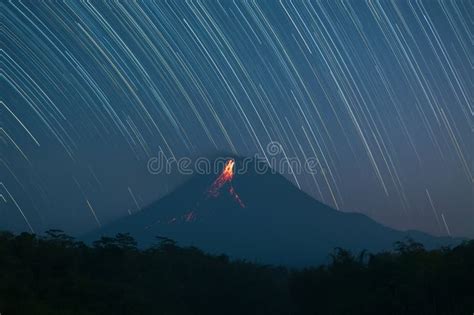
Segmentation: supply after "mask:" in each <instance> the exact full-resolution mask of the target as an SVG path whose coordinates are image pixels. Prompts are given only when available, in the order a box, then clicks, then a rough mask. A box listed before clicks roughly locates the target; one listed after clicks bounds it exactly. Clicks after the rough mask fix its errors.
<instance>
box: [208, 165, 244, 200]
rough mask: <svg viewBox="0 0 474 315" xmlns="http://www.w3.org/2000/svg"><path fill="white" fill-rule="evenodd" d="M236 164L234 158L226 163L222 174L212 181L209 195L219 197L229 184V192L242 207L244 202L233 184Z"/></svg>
mask: <svg viewBox="0 0 474 315" xmlns="http://www.w3.org/2000/svg"><path fill="white" fill-rule="evenodd" d="M234 166H235V161H234V160H233V159H230V160H227V162H226V163H225V165H224V169H223V170H222V172H221V174H220V175H219V177H217V179H216V180H215V181H214V182H213V183H212V185H211V187H210V188H209V190H208V191H207V195H208V196H210V197H218V196H219V193H220V190H221V188H222V187H223V186H224V185H226V184H228V186H229V189H228V191H229V194H230V195H231V196H232V197H233V198H234V199H235V201H237V203H238V204H239V205H240V206H241V207H242V208H245V205H244V203H243V202H242V200H241V199H240V197H239V195H238V194H237V193H236V191H235V189H234V187H233V186H232V179H233V178H234Z"/></svg>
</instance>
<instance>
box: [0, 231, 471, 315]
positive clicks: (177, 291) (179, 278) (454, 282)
mask: <svg viewBox="0 0 474 315" xmlns="http://www.w3.org/2000/svg"><path fill="white" fill-rule="evenodd" d="M331 257H332V258H331V260H330V263H329V264H328V265H324V266H319V267H311V268H307V269H304V270H288V269H286V268H281V267H272V266H263V265H259V264H254V263H248V262H243V261H233V260H230V259H229V258H228V257H227V256H213V255H208V254H205V253H203V252H202V251H200V250H198V249H196V248H181V247H178V246H176V244H175V243H174V242H173V241H170V240H165V239H162V240H161V241H159V242H157V244H156V245H155V246H153V247H151V248H149V249H146V250H139V249H137V248H136V243H135V241H134V240H133V239H132V238H131V237H130V236H128V235H123V234H122V235H117V236H116V237H113V238H102V239H101V240H99V241H96V242H94V245H93V246H92V247H89V246H87V245H85V244H84V243H81V242H75V241H74V240H73V239H72V238H70V237H68V236H66V235H64V234H62V233H61V232H59V231H50V232H49V233H47V236H45V237H37V236H35V235H31V234H27V233H23V234H21V235H17V236H15V235H13V234H11V233H6V232H4V233H0V270H1V272H0V313H1V314H5V315H10V314H16V315H32V314H35V315H99V314H100V315H104V314H111V315H122V314H123V315H125V314H126V315H130V314H133V315H142V314H143V315H145V314H146V315H149V314H168V315H189V314H199V315H200V314H206V315H213V314H219V315H221V314H228V315H234V314H235V315H241V314H248V315H252V314H255V315H266V314H269V315H278V314H295V315H306V314H308V315H309V314H312V315H314V314H334V315H339V314H351V315H358V314H364V315H371V314H374V315H375V314H377V315H379V314H397V315H406V314H407V315H408V314H417V315H423V314H426V315H428V314H429V315H441V314H446V315H448V314H449V315H458V314H472V312H473V311H474V286H473V285H472V284H473V283H474V242H473V241H471V242H465V243H463V244H461V245H459V246H457V247H455V248H452V249H449V248H444V249H438V250H431V251H427V250H425V249H424V248H423V247H422V246H421V245H420V244H417V243H414V242H411V241H408V242H405V243H398V244H397V245H396V248H395V250H394V251H391V252H384V253H379V254H374V255H363V254H357V255H355V256H354V255H352V254H351V253H350V252H347V251H345V250H341V249H339V250H335V251H334V252H333V254H332V256H331Z"/></svg>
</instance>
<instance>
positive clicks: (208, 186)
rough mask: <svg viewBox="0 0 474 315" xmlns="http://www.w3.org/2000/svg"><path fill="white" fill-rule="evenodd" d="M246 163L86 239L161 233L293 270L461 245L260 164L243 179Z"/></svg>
mask: <svg viewBox="0 0 474 315" xmlns="http://www.w3.org/2000/svg"><path fill="white" fill-rule="evenodd" d="M231 161H232V162H231ZM243 161H244V160H243V159H241V158H231V159H228V160H227V162H226V164H225V165H222V168H221V169H222V171H221V173H220V174H212V175H196V176H194V177H192V178H191V179H189V180H188V181H186V182H185V183H184V184H182V185H181V186H179V187H178V188H177V189H175V190H174V191H173V192H172V193H170V194H169V195H167V196H165V197H163V198H162V199H160V200H158V201H156V202H154V203H152V204H150V205H149V206H147V207H145V208H144V209H143V210H142V211H140V212H137V213H135V214H133V215H130V216H127V217H125V218H122V219H119V220H117V221H116V222H113V223H111V224H109V225H107V226H104V227H102V228H100V229H98V230H96V231H94V232H93V233H90V234H89V235H88V236H87V239H88V240H92V239H97V238H98V237H99V236H113V235H115V234H116V233H130V234H131V235H132V236H133V237H134V238H135V239H136V240H137V241H138V243H139V245H140V246H144V247H145V246H150V245H152V244H153V243H156V237H157V236H160V237H166V238H170V239H173V240H175V241H177V242H178V244H180V245H184V246H188V245H189V246H196V247H198V248H201V249H203V250H205V251H208V252H210V253H215V254H221V253H225V254H227V255H229V256H230V257H232V258H240V259H247V260H251V261H256V262H260V263H265V264H270V263H271V264H278V265H289V266H306V265H310V264H313V265H314V264H318V263H323V262H325V261H326V260H327V259H328V257H329V256H328V255H329V254H330V253H331V252H332V251H333V249H334V248H336V247H341V248H345V249H348V250H351V251H355V252H358V251H362V250H368V251H369V252H379V251H382V250H389V249H392V248H393V245H394V243H395V242H397V241H402V240H404V239H406V238H411V239H414V240H415V241H417V242H420V243H422V244H424V245H425V246H426V247H428V248H432V247H438V246H445V245H450V244H454V243H455V242H456V241H455V240H454V239H452V238H447V237H434V236H431V235H428V234H425V233H422V232H418V231H398V230H394V229H392V228H389V227H386V226H384V225H382V224H380V223H377V222H376V221H374V220H372V219H371V218H369V217H367V216H365V215H363V214H360V213H348V212H341V211H337V210H335V209H333V208H331V207H329V206H327V205H325V204H323V203H321V202H319V201H317V200H315V199H314V198H312V197H310V196H309V195H307V194H306V193H304V192H302V191H301V190H299V189H298V188H297V187H296V186H294V185H293V184H292V183H291V182H290V181H288V180H287V179H286V178H285V177H284V176H282V175H280V174H277V173H275V172H273V171H272V170H271V169H269V168H267V171H266V172H257V171H256V170H257V169H260V170H264V169H265V168H266V167H265V164H263V163H264V162H262V161H256V160H252V161H251V162H250V163H248V161H247V162H246V163H247V166H248V167H247V169H248V170H247V171H245V172H244V173H242V174H240V173H239V172H238V171H235V170H239V171H240V170H242V166H243V164H244V162H243ZM234 163H235V165H234ZM230 164H232V165H230ZM226 168H227V171H226V170H225V169H226Z"/></svg>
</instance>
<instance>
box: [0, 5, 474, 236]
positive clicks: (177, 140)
mask: <svg viewBox="0 0 474 315" xmlns="http://www.w3.org/2000/svg"><path fill="white" fill-rule="evenodd" d="M0 15H1V20H2V28H1V34H0V42H1V49H2V53H1V80H0V100H1V103H0V229H9V230H15V231H22V230H25V231H28V230H34V231H35V232H41V231H43V230H44V229H47V228H51V227H57V228H62V229H64V230H66V231H69V232H72V233H82V232H85V231H87V230H91V229H93V228H96V227H97V226H98V225H104V224H106V223H108V222H110V221H111V220H113V219H116V218H119V217H122V216H126V215H129V214H133V213H134V212H136V211H139V209H140V208H141V207H142V206H145V205H146V204H148V203H150V202H152V201H153V200H156V199H157V198H159V197H160V196H163V195H164V194H166V193H168V192H169V191H170V190H172V189H173V187H174V186H175V185H176V184H177V183H178V182H179V179H178V178H177V177H176V176H168V175H165V174H162V175H153V174H150V173H149V172H148V171H147V163H148V161H149V159H150V158H151V157H153V156H156V155H157V154H159V153H160V152H162V153H163V154H164V155H165V156H167V157H176V158H179V157H185V156H190V157H197V156H201V155H203V156H208V155H212V154H215V153H216V152H226V153H232V154H238V155H241V156H252V155H254V154H257V153H258V154H260V155H263V153H264V152H265V148H266V146H267V144H268V143H270V142H272V141H277V142H279V143H280V144H281V145H282V148H283V151H284V152H285V154H286V155H287V156H290V157H298V158H300V159H304V158H305V157H308V156H316V157H317V158H318V160H319V161H320V168H321V170H320V172H318V173H317V174H316V175H315V176H313V175H310V174H299V175H297V176H292V174H286V176H287V177H288V178H289V179H290V180H291V181H293V182H294V184H295V185H297V186H299V187H300V188H301V189H302V190H304V191H305V192H307V193H309V194H310V195H312V196H314V197H315V198H316V199H318V200H320V201H322V202H324V203H327V204H329V205H331V206H332V207H334V208H337V209H339V210H341V211H358V212H362V213H364V214H367V215H369V216H370V217H372V218H374V219H376V220H377V221H379V222H381V223H383V224H386V225H389V226H391V227H395V228H399V229H418V230H422V231H427V232H430V233H432V234H436V235H448V234H450V235H453V236H470V237H473V236H474V207H473V196H472V159H473V154H474V149H473V145H472V129H471V128H472V115H473V108H472V107H473V103H474V101H473V100H474V98H473V97H474V94H473V91H474V75H473V74H474V72H473V60H474V48H473V47H474V46H473V31H474V24H473V17H474V2H473V1H470V0H459V1H455V0H450V1H431V0H427V1H333V0H330V1H329V0H328V1H304V0H301V1H300V0H298V1H296V0H295V1H282V2H280V1H230V0H228V1H186V2H185V1H180V0H179V1H178V0H176V1H139V2H134V1H133V2H132V1H120V2H111V3H110V2H107V3H105V2H103V1H93V2H91V3H88V2H82V1H81V2H79V1H64V2H58V1H54V2H53V1H26V2H19V1H12V2H7V1H4V0H2V1H1V3H0ZM288 211H292V210H291V209H288Z"/></svg>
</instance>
